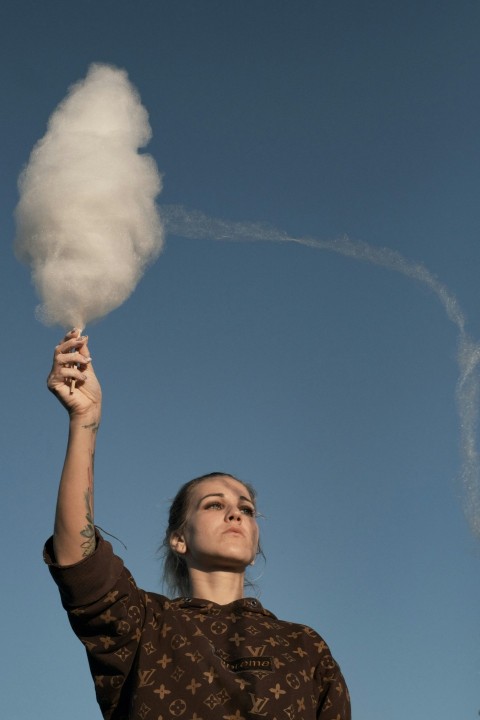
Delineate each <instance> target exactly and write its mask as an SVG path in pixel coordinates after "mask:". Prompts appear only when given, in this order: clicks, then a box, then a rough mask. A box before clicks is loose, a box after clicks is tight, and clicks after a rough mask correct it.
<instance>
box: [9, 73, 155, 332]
mask: <svg viewBox="0 0 480 720" xmlns="http://www.w3.org/2000/svg"><path fill="white" fill-rule="evenodd" d="M150 137H151V130H150V125H149V123H148V115H147V112H146V110H145V108H144V107H143V106H142V105H141V103H140V99H139V96H138V93H137V92H136V90H135V88H134V87H133V86H132V85H131V84H130V82H129V80H128V77H127V74H126V73H125V72H124V71H122V70H118V69H116V68H113V67H110V66H107V65H92V66H91V67H90V69H89V72H88V75H87V77H86V78H85V79H84V80H82V81H81V82H79V83H77V84H76V85H74V86H73V87H72V88H71V89H70V92H69V94H68V95H67V97H66V98H65V99H64V100H63V102H62V103H61V104H60V105H59V106H58V108H57V109H56V111H55V112H54V113H53V115H52V116H51V118H50V120H49V123H48V130H47V133H46V134H45V136H44V137H43V138H42V139H41V140H40V141H39V142H38V143H37V145H36V146H35V148H34V149H33V151H32V154H31V156H30V160H29V163H28V165H27V167H26V168H25V170H24V171H23V173H22V175H21V177H20V181H19V188H20V201H19V203H18V206H17V209H16V222H17V236H16V240H15V252H16V254H17V257H18V258H19V259H20V260H22V261H24V262H27V263H29V264H30V265H31V268H32V278H33V282H34V284H35V286H36V289H37V291H38V294H39V296H40V298H41V300H42V305H41V306H40V307H39V308H38V309H37V314H38V316H39V318H40V319H41V320H42V321H44V322H45V323H47V324H55V323H58V324H60V325H63V326H64V327H72V326H76V327H80V328H83V327H85V325H86V323H88V322H90V321H91V320H94V319H95V318H99V317H102V316H103V315H106V314H107V313H108V312H110V311H111V310H113V309H114V308H116V307H118V306H119V305H121V303H123V302H124V301H125V300H126V299H127V298H128V297H129V295H130V294H131V293H132V292H133V290H134V289H135V287H136V285H137V283H138V281H139V279H140V278H141V276H142V274H143V271H144V269H145V267H146V265H147V264H148V263H149V262H151V261H152V260H154V259H155V258H156V257H157V256H158V254H159V253H160V251H161V249H162V245H163V229H162V226H161V223H160V219H159V216H158V212H157V208H156V205H155V197H156V196H157V195H158V193H159V192H160V189H161V182H160V177H159V174H158V171H157V168H156V165H155V162H154V161H153V159H152V158H151V157H150V156H148V155H145V154H142V155H140V154H139V153H138V149H139V148H141V147H143V146H144V145H146V144H147V143H148V141H149V140H150Z"/></svg>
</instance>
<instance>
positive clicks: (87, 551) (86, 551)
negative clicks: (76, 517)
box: [80, 487, 95, 557]
mask: <svg viewBox="0 0 480 720" xmlns="http://www.w3.org/2000/svg"><path fill="white" fill-rule="evenodd" d="M84 498H85V507H86V511H87V512H86V515H85V519H86V521H87V523H86V525H85V527H84V528H83V530H80V535H82V537H84V538H85V540H84V541H83V542H82V543H81V545H80V547H81V548H82V549H83V557H88V555H91V554H92V552H93V551H94V550H95V525H94V524H93V495H92V489H91V488H90V487H89V488H88V490H85V494H84Z"/></svg>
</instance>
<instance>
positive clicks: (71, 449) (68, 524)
mask: <svg viewBox="0 0 480 720" xmlns="http://www.w3.org/2000/svg"><path fill="white" fill-rule="evenodd" d="M87 341H88V338H87V337H85V336H81V334H80V332H79V331H77V330H72V331H71V332H69V333H68V334H67V335H66V336H65V338H64V339H63V341H62V342H61V343H60V344H59V345H57V347H56V348H55V353H54V357H53V365H52V370H51V372H50V374H49V376H48V379H47V385H48V389H49V390H50V391H51V392H52V393H53V394H54V395H55V396H56V397H57V398H58V399H59V401H60V402H61V403H62V405H63V406H64V407H65V408H66V410H67V412H68V414H69V418H70V428H69V435H68V445H67V452H66V456H65V463H64V466H63V471H62V476H61V479H60V486H59V489H58V499H57V510H56V514H55V529H54V535H53V545H54V551H55V559H56V561H57V563H59V564H60V565H72V564H74V563H76V562H79V561H80V560H82V559H83V558H84V557H87V555H90V554H91V553H92V552H93V550H94V549H95V529H94V522H93V467H94V457H95V441H96V435H97V430H98V428H99V424H100V416H101V409H102V391H101V388H100V384H99V382H98V380H97V378H96V376H95V372H94V370H93V367H92V363H91V359H90V355H89V351H88V345H87ZM72 381H75V383H74V385H75V387H74V388H73V387H72Z"/></svg>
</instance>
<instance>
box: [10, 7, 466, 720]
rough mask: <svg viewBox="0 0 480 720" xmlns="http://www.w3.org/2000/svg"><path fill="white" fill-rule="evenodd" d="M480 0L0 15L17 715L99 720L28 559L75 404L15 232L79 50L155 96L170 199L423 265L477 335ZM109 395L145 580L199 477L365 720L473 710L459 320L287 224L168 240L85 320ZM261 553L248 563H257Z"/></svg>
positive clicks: (60, 621) (105, 492)
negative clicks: (249, 515) (230, 488)
mask: <svg viewBox="0 0 480 720" xmlns="http://www.w3.org/2000/svg"><path fill="white" fill-rule="evenodd" d="M479 35H480V6H479V4H478V3H477V2H473V1H472V2H467V1H466V0H460V1H459V2H456V3H451V2H442V1H439V2H430V1H428V0H425V1H423V2H413V0H405V1H404V2H402V3H393V2H384V1H383V2H380V1H379V0H376V1H372V2H367V1H366V2H353V0H348V1H342V0H337V1H336V2H312V1H311V0H307V1H306V2H299V3H293V2H284V1H282V0H277V1H273V0H262V1H261V2H253V1H250V2H246V1H244V2H240V1H238V0H237V1H235V0H229V1H228V2H227V0H224V1H223V2H217V1H216V0H212V1H211V2H204V1H202V0H196V1H191V2H183V1H179V2H173V1H169V2H163V1H162V0H156V1H155V2H154V1H153V0H152V1H150V2H147V1H142V0H139V1H138V2H135V3H134V2H126V1H125V0H115V2H113V1H111V2H107V1H104V0H97V1H96V2H92V1H89V0H83V1H82V2H70V1H67V2H66V1H65V0H62V1H60V0H58V1H57V0H55V1H54V0H42V1H41V2H38V1H36V2H33V1H32V2H26V1H24V0H17V1H16V2H12V1H11V0H4V2H3V3H2V7H1V9H0V56H1V60H2V62H1V63H0V73H1V87H2V112H1V114H0V129H1V137H2V152H1V157H2V162H1V168H0V171H1V173H2V181H1V183H0V193H1V195H0V207H1V215H0V223H1V225H0V229H1V233H2V238H3V242H2V244H1V248H2V261H1V264H0V273H1V278H0V293H1V297H2V303H1V307H2V327H3V332H4V343H3V347H4V357H3V373H2V428H3V432H2V442H1V452H2V460H3V463H2V464H3V470H2V478H3V487H4V499H5V506H4V507H5V509H6V513H5V514H4V520H3V523H2V537H3V546H4V548H5V550H6V552H4V567H3V573H2V576H3V584H2V587H3V592H2V595H1V599H0V603H1V615H2V618H3V620H4V625H3V626H2V638H3V642H4V646H5V648H8V650H6V651H5V652H4V661H3V663H4V664H3V668H2V677H3V681H4V689H3V707H4V712H5V716H6V717H10V718H15V720H24V719H25V720H26V718H32V717H35V716H38V717H48V718H51V719H52V720H57V719H58V720H64V718H67V717H68V718H69V720H80V719H81V720H84V718H85V717H88V718H95V717H100V714H99V711H98V710H97V706H96V703H95V699H94V693H93V688H92V684H91V681H90V678H89V675H88V670H87V665H86V661H85V658H84V653H83V649H82V647H81V645H80V644H79V643H78V641H77V640H76V639H75V638H74V637H73V636H72V635H71V633H70V631H69V628H68V625H67V621H66V618H65V617H64V615H63V611H62V610H61V607H60V603H59V599H58V596H57V592H56V589H55V587H54V586H53V584H52V582H51V581H50V578H49V576H48V572H47V571H46V569H45V568H44V567H43V564H42V561H41V548H42V545H43V542H44V540H45V538H46V537H47V535H48V534H49V533H50V532H51V528H52V521H53V512H54V503H55V494H56V485H57V480H58V477H59V473H60V469H61V464H62V459H63V452H64V444H65V439H66V417H64V412H63V410H62V409H61V408H60V406H57V405H56V403H55V401H54V400H53V398H51V397H50V396H49V395H48V392H47V390H46V386H45V377H46V374H47V372H48V368H49V363H50V358H51V354H52V349H53V346H54V344H55V343H56V342H57V339H58V337H59V336H60V335H61V330H59V329H58V328H46V327H44V326H42V325H40V324H39V323H38V322H37V321H36V320H35V318H34V307H35V305H36V303H37V299H36V297H35V293H34V290H33V287H32V285H31V283H30V278H29V272H28V269H27V268H25V267H23V266H21V265H20V264H19V263H18V262H17V261H16V260H15V258H14V256H13V252H12V243H13V237H14V234H15V229H14V223H13V211H14V208H15V205H16V203H17V200H18V194H17V186H16V183H17V178H18V175H19V172H20V171H21V169H22V167H23V166H24V165H25V163H26V162H27V160H28V157H29V153H30V151H31V149H32V147H33V145H34V144H35V142H36V141H37V140H38V139H39V138H40V137H41V136H42V135H43V134H44V132H45V128H46V123H47V120H48V117H49V116H50V114H51V112H52V111H53V110H54V108H55V107H56V105H57V104H58V103H59V102H60V101H61V100H62V98H63V97H64V96H65V93H66V91H67V88H68V87H69V86H70V85H71V84H72V83H73V82H75V81H76V80H78V79H80V78H82V77H84V76H85V74H86V72H87V69H88V66H89V65H90V63H91V62H94V61H97V62H107V63H112V64H114V65H116V66H118V67H121V68H125V69H126V70H127V72H128V73H129V76H130V79H131V80H132V82H133V83H134V85H135V86H136V87H137V88H138V90H139V92H140V94H141V97H142V101H143V103H144V105H145V106H146V107H147V109H148V111H149V114H150V123H151V126H152V130H153V140H152V141H151V143H150V145H149V146H148V152H150V153H151V154H152V155H153V156H154V157H155V159H156V161H157V163H158V166H159V168H160V170H161V171H162V173H163V181H164V190H163V192H162V194H161V196H160V197H159V205H160V208H161V206H162V204H180V205H182V206H184V207H185V208H188V209H196V210H199V211H201V212H203V213H205V214H206V215H207V216H209V217H213V218H221V219H223V220H225V221H228V222H263V223H269V224H271V225H272V226H274V227H276V228H278V229H279V230H280V231H284V232H286V233H288V234H289V235H291V236H294V237H307V236H308V237H313V238H317V239H319V240H332V239H334V238H337V237H342V236H344V235H347V236H349V237H350V238H352V239H353V240H354V241H363V242H365V243H368V244H369V245H370V246H371V247H373V248H382V247H387V248H391V249H392V250H395V251H397V252H399V253H400V254H401V255H402V256H403V257H405V258H406V259H407V260H409V261H411V262H412V263H415V264H418V263H422V264H423V265H424V266H425V267H426V268H428V270H429V272H430V273H432V275H435V276H436V277H438V278H439V280H440V281H441V282H442V283H443V284H444V285H445V287H446V288H448V290H449V291H450V292H451V293H453V294H454V295H455V296H456V297H457V299H458V302H459V304H460V306H461V308H462V310H463V312H464V314H465V315H466V317H467V318H468V325H467V330H468V333H469V334H470V336H471V338H472V339H473V340H474V341H475V342H478V341H479V340H480V313H479V307H480V303H479V301H480V285H479V282H478V268H479V267H480V243H479V230H480V210H479V203H478V188H479V187H480V139H479V138H480V135H479V132H478V127H479V123H480V102H479V97H480V96H479V90H478V88H479V80H480V57H479V49H478V38H479ZM88 332H89V335H90V338H91V350H92V355H93V358H94V361H95V367H96V370H97V373H98V375H99V376H100V378H101V380H102V383H103V386H104V395H105V410H104V418H103V426H102V429H101V432H100V435H99V447H98V451H97V459H96V474H97V501H96V516H97V522H98V523H99V524H100V525H101V526H102V527H103V528H105V529H106V530H108V531H109V532H111V533H113V534H115V535H117V536H118V537H120V538H121V539H122V540H123V542H124V543H125V544H126V545H127V547H128V550H126V551H125V550H124V549H123V548H122V547H121V545H119V544H116V548H117V550H118V552H119V554H121V555H122V557H124V559H125V562H126V564H127V565H128V567H129V568H130V569H131V570H132V572H133V574H134V576H135V577H136V579H137V582H138V583H139V584H140V585H142V586H144V587H147V588H149V589H151V590H160V585H159V579H158V578H159V575H160V565H159V561H158V559H157V557H156V547H157V546H158V544H159V543H160V541H161V538H162V532H163V526H164V520H165V513H166V507H167V502H168V499H169V498H171V497H172V495H173V494H174V493H175V490H176V488H177V487H178V485H179V484H180V483H181V482H183V481H185V480H187V479H189V478H190V477H193V476H195V475H198V474H199V473H202V472H208V471H211V470H225V471H227V472H233V473H235V474H237V475H238V476H240V477H242V478H244V479H245V480H248V481H251V482H253V483H254V485H256V486H257V488H258V491H259V502H260V508H261V510H262V511H263V513H264V515H265V518H264V519H263V520H262V533H263V544H264V549H265V553H266V556H267V563H266V565H265V567H264V568H263V567H260V568H258V573H259V574H262V577H261V578H260V579H259V581H258V585H259V588H260V597H261V600H262V602H263V603H264V604H265V605H266V606H267V607H268V608H269V609H271V610H272V611H273V612H275V613H276V614H277V615H278V616H279V617H282V618H285V619H289V620H295V621H299V622H305V623H307V624H309V625H311V626H313V627H315V628H316V629H317V630H318V631H319V632H320V633H321V634H322V635H323V636H324V637H325V638H326V640H327V642H328V643H329V644H330V646H331V648H332V650H333V652H334V655H335V656H336V657H337V659H338V660H339V662H340V664H341V666H342V669H343V671H344V673H345V676H346V678H347V681H348V684H349V686H350V689H351V694H352V702H353V709H354V717H355V720H384V718H388V719H389V720H405V718H406V717H408V718H409V720H420V719H421V720H424V718H436V719H438V720H451V719H452V718H455V719H457V718H462V720H463V719H465V720H468V719H469V718H472V719H473V718H475V717H478V711H479V710H480V693H479V686H480V676H479V673H480V650H479V647H480V643H479V629H480V628H479V620H478V603H479V599H480V581H479V561H480V552H479V539H478V537H475V535H474V533H473V532H472V531H471V528H470V527H469V524H468V522H467V519H466V517H465V514H464V512H463V505H464V503H465V501H466V499H468V498H467V496H466V493H465V490H464V488H462V484H461V482H460V479H459V478H460V474H461V469H462V457H461V453H460V439H461V433H460V421H459V417H458V413H457V408H456V404H455V387H456V383H457V380H458V366H457V362H456V352H457V341H458V337H457V331H456V328H455V326H454V325H453V324H452V323H451V322H450V321H449V320H448V318H447V317H446V314H445V311H444V308H443V307H442V305H441V303H440V302H439V301H438V298H437V297H436V296H435V295H434V294H433V293H432V292H431V291H430V290H429V289H428V288H427V287H426V285H425V284H422V283H421V282H418V281H415V280H412V279H410V278H408V277H405V276H404V275H402V274H399V273H395V272H393V271H391V270H388V269H385V268H382V267H378V266H375V265H373V264H371V263H368V262H363V261H358V260H356V259H353V258H348V257H342V256H341V255H338V254H336V253H332V252H328V251H326V250H318V249H312V248H308V247H303V246H300V245H294V244H284V243H279V244H275V243H262V242H253V241H252V242H239V243H234V242H221V241H216V240H211V239H208V238H207V239H186V238H182V237H179V236H175V235H169V236H168V238H167V243H166V248H165V250H164V253H163V254H162V256H161V257H160V258H159V260H158V261H157V262H156V263H155V265H153V266H152V267H151V268H150V269H149V270H148V272H147V274H146V275H145V277H144V278H143V280H142V281H141V283H140V284H139V286H138V288H137V290H136V291H135V293H134V294H133V295H132V297H131V298H130V299H129V300H128V301H127V302H126V303H125V304H124V305H123V306H122V307H120V308H119V309H118V310H116V311H114V312H113V313H112V314H111V315H109V316H107V317H106V318H104V319H103V320H101V321H99V322H98V323H96V324H94V325H92V326H91V327H89V328H88ZM256 571H257V570H256Z"/></svg>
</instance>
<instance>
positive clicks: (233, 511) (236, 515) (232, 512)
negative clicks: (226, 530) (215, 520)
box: [227, 507, 242, 522]
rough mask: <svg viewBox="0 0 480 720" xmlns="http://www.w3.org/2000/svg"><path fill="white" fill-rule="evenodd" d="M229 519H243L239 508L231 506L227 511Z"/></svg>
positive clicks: (230, 520)
mask: <svg viewBox="0 0 480 720" xmlns="http://www.w3.org/2000/svg"><path fill="white" fill-rule="evenodd" d="M227 519H228V521H229V522H232V520H241V519H242V514H241V512H240V510H239V509H238V508H236V507H231V508H229V509H228V511H227Z"/></svg>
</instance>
